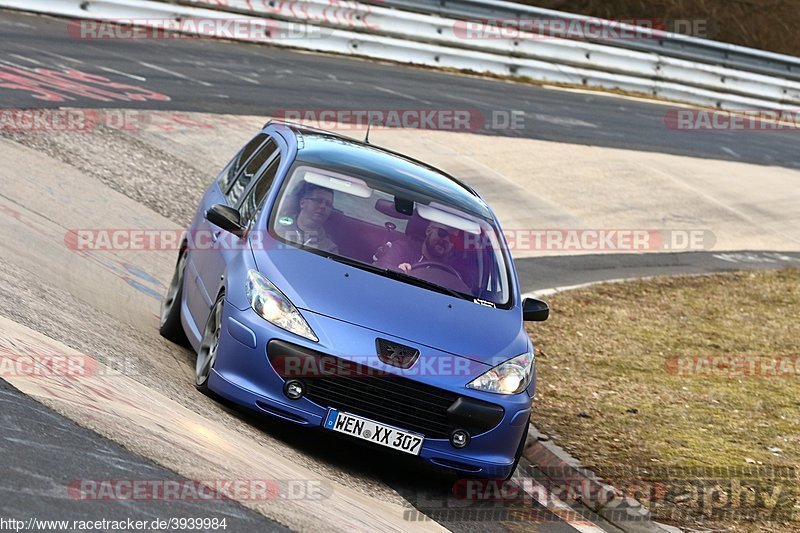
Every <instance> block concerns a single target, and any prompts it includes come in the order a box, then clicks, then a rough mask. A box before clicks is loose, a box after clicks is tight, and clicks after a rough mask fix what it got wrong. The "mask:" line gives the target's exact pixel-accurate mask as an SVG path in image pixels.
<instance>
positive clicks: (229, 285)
mask: <svg viewBox="0 0 800 533" xmlns="http://www.w3.org/2000/svg"><path fill="white" fill-rule="evenodd" d="M548 314H549V309H548V306H547V304H545V303H544V302H541V301H539V300H534V299H525V300H524V301H523V300H522V298H521V296H520V290H519V283H518V281H517V275H516V272H515V270H514V264H513V262H512V260H511V257H510V254H509V252H508V250H507V246H506V242H505V240H504V238H503V234H502V232H501V230H500V227H499V224H498V222H497V219H496V217H495V215H494V213H493V212H492V210H491V209H490V208H489V206H488V205H487V204H486V203H485V202H484V201H483V199H481V197H480V196H479V195H478V194H477V193H476V192H475V191H474V190H472V189H471V188H470V187H468V186H467V185H465V184H463V183H461V182H459V181H458V180H456V179H455V178H453V177H451V176H449V175H447V174H445V173H444V172H442V171H440V170H437V169H435V168H433V167H431V166H429V165H426V164H424V163H422V162H420V161H416V160H414V159H411V158H408V157H405V156H403V155H400V154H397V153H394V152H391V151H389V150H385V149H382V148H378V147H376V146H373V145H370V144H368V143H365V142H360V141H357V140H354V139H351V138H348V137H344V136H342V135H338V134H335V133H331V132H326V131H321V130H316V129H312V128H307V127H304V126H300V125H296V124H292V123H287V122H274V121H273V122H269V123H268V124H267V125H266V126H265V127H264V129H263V130H262V131H261V132H259V133H258V135H256V136H255V137H254V138H253V139H252V140H251V141H250V142H248V143H247V145H246V146H244V148H242V149H241V151H240V152H239V153H238V154H237V155H236V156H235V157H234V158H233V160H232V161H231V162H230V163H229V164H228V165H227V166H226V167H225V169H224V170H223V171H222V172H221V174H220V175H219V177H218V178H217V179H216V181H214V183H213V184H212V185H211V187H209V189H208V190H207V191H206V193H205V195H204V197H203V199H202V203H201V205H200V207H199V209H198V210H197V214H196V215H195V217H194V220H193V221H192V225H191V227H190V228H189V229H188V231H187V232H186V233H185V234H184V238H183V243H182V245H181V249H180V253H179V256H178V261H177V265H176V268H175V274H174V276H173V279H172V282H171V284H170V287H169V290H168V293H167V295H166V297H165V299H164V301H163V304H162V312H161V325H160V332H161V334H162V335H163V336H164V337H166V338H168V339H170V340H173V341H175V342H181V343H185V342H186V341H187V340H188V343H189V344H190V345H191V346H192V347H193V348H194V350H195V351H196V352H197V364H196V373H195V374H196V375H195V381H196V386H197V388H198V389H200V390H201V391H202V392H204V393H207V394H216V395H219V396H221V397H224V398H227V399H228V400H231V401H233V402H235V403H237V404H240V405H243V406H246V407H248V408H251V409H254V410H256V411H260V412H264V413H269V414H270V415H273V416H276V417H279V418H282V419H284V420H288V421H290V422H294V423H297V424H300V425H304V426H309V427H313V428H319V429H320V430H323V431H334V432H339V433H342V434H343V438H354V439H361V440H364V441H368V442H371V443H373V444H374V445H377V446H384V447H388V448H392V449H394V450H396V452H397V453H407V454H412V455H416V456H418V457H419V458H421V459H423V460H425V461H427V462H429V463H432V464H434V465H437V466H439V467H443V468H446V469H450V470H454V471H456V472H458V473H459V474H460V475H463V476H468V477H479V478H491V479H506V478H508V477H510V476H511V474H512V473H513V471H514V469H515V468H516V465H517V462H518V461H519V457H520V455H521V453H522V449H523V447H524V444H525V439H526V437H527V431H528V420H529V417H530V414H531V403H532V399H533V396H534V390H535V386H536V366H535V358H534V349H533V345H532V344H531V341H530V339H529V337H528V335H527V334H526V332H525V328H524V327H523V321H526V320H531V321H542V320H546V319H547V317H548Z"/></svg>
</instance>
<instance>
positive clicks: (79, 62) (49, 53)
mask: <svg viewBox="0 0 800 533" xmlns="http://www.w3.org/2000/svg"><path fill="white" fill-rule="evenodd" d="M15 44H16V46H19V47H22V48H27V49H28V50H33V51H35V52H39V53H40V54H45V55H48V56H51V57H55V58H58V59H61V60H63V61H69V62H70V63H77V64H79V65H83V64H84V63H83V61H81V60H80V59H75V58H74V57H69V56H62V55H61V54H56V53H54V52H48V51H47V50H41V49H39V48H35V47H33V46H27V45H24V44H19V43H15Z"/></svg>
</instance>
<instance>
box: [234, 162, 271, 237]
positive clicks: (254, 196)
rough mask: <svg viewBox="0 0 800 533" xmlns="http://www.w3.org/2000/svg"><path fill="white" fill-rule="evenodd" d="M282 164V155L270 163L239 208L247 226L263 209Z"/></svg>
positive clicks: (243, 221) (242, 219)
mask: <svg viewBox="0 0 800 533" xmlns="http://www.w3.org/2000/svg"><path fill="white" fill-rule="evenodd" d="M280 164H281V157H280V154H278V157H276V158H275V159H273V160H272V162H270V164H269V165H268V166H267V168H265V169H264V173H263V174H261V176H259V177H258V178H257V180H258V181H256V184H255V185H254V186H253V188H252V189H250V192H249V193H247V196H246V197H245V199H244V201H243V202H242V206H241V207H240V208H239V212H240V213H241V221H242V223H244V224H245V225H246V224H248V223H249V222H250V219H251V218H252V217H253V216H254V215H255V213H256V211H258V208H259V207H261V203H262V202H263V201H264V198H266V197H267V193H268V192H269V189H270V187H272V183H273V182H274V181H275V175H276V174H277V173H278V167H279V166H280Z"/></svg>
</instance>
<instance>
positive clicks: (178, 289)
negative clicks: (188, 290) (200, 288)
mask: <svg viewBox="0 0 800 533" xmlns="http://www.w3.org/2000/svg"><path fill="white" fill-rule="evenodd" d="M186 253H187V251H186V249H185V248H183V249H181V251H180V253H179V254H178V260H177V261H176V263H175V272H174V273H173V274H172V281H170V284H169V288H167V294H166V295H165V296H164V299H163V300H162V301H161V315H160V316H161V322H160V324H159V327H158V332H159V333H160V334H161V336H162V337H164V338H165V339H167V340H170V341H172V342H174V343H175V344H180V345H181V346H188V345H189V339H187V338H186V332H184V331H183V325H182V324H181V303H182V302H183V273H184V271H185V269H186Z"/></svg>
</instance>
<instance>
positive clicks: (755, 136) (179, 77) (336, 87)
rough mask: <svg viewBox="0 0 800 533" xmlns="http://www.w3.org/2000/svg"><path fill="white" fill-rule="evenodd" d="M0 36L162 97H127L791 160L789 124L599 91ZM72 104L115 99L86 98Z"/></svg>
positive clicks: (9, 97) (293, 58) (52, 35)
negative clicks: (470, 124)
mask: <svg viewBox="0 0 800 533" xmlns="http://www.w3.org/2000/svg"><path fill="white" fill-rule="evenodd" d="M0 35H2V44H1V45H0V50H2V55H3V61H4V62H5V63H0V65H3V67H2V68H0V71H2V70H5V67H7V66H8V65H9V63H11V64H16V65H21V66H24V67H27V68H50V69H56V70H58V69H61V70H66V69H72V70H78V71H81V72H85V73H88V74H92V75H96V76H103V77H106V78H108V79H109V80H111V81H113V82H116V83H129V84H132V85H137V86H138V85H140V86H143V87H145V88H146V89H148V90H150V91H155V92H158V93H162V94H166V95H169V96H170V98H171V100H169V101H157V100H147V101H144V102H135V101H128V102H120V103H121V104H122V103H124V107H129V108H137V107H139V108H146V109H170V110H176V111H202V112H207V113H230V114H247V115H261V116H266V115H271V114H273V113H274V112H276V111H280V110H286V109H291V110H295V109H301V110H307V109H312V110H320V109H354V110H364V109H376V110H381V109H384V110H386V109H398V108H399V109H414V110H420V109H440V110H454V109H455V110H474V109H477V110H479V111H480V112H481V113H482V114H483V116H484V117H486V118H487V120H488V117H491V116H492V112H494V111H523V112H524V122H523V124H524V127H523V128H520V129H504V130H493V131H492V132H491V133H493V134H500V135H512V136H522V137H529V138H534V139H541V140H550V141H559V142H565V143H573V144H585V145H594V146H603V147H614V148H627V149H631V150H639V151H650V152H663V153H670V154H679V155H687V156H695V157H703V158H708V159H723V160H730V161H741V162H750V163H756V164H764V165H778V166H784V167H788V168H800V152H799V151H798V150H797V142H796V133H792V132H780V131H778V132H746V131H734V132H725V131H709V132H694V133H689V134H687V132H685V131H674V130H670V129H669V128H667V127H666V126H665V122H664V117H665V114H666V113H667V111H668V110H669V109H670V107H668V106H664V105H658V104H653V103H649V102H643V101H637V100H630V99H621V98H617V97H613V96H603V95H601V94H599V93H590V94H586V93H583V92H565V91H562V90H551V89H546V88H541V87H536V86H532V85H528V84H519V83H508V82H504V81H499V80H492V79H483V78H478V77H466V76H460V75H456V74H447V73H442V72H436V71H432V70H427V69H420V68H413V67H408V66H402V65H390V64H379V63H376V62H371V61H364V60H358V59H353V58H344V57H339V56H332V55H322V54H315V53H302V52H297V51H292V50H290V49H285V48H279V47H268V46H259V45H249V44H242V43H233V42H219V41H212V40H198V39H189V40H168V41H167V40H80V39H77V38H73V37H71V36H70V35H69V33H68V31H67V23H66V22H65V21H64V20H60V19H57V18H51V17H38V16H31V15H26V14H20V13H13V12H7V11H6V12H3V13H2V18H0ZM142 78H146V82H145V83H143V82H142V81H141V79H142ZM0 102H2V107H11V108H26V107H48V106H50V107H53V106H55V107H57V106H62V105H75V101H74V100H72V101H70V100H64V101H50V102H48V101H45V100H42V99H36V98H32V97H31V92H30V91H27V90H24V89H17V90H13V91H3V95H2V100H1V101H0ZM79 105H80V106H81V107H93V106H97V107H113V105H110V104H109V102H104V101H101V100H91V99H87V98H81V99H80V100H79ZM119 107H123V106H122V105H120V106H119Z"/></svg>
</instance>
